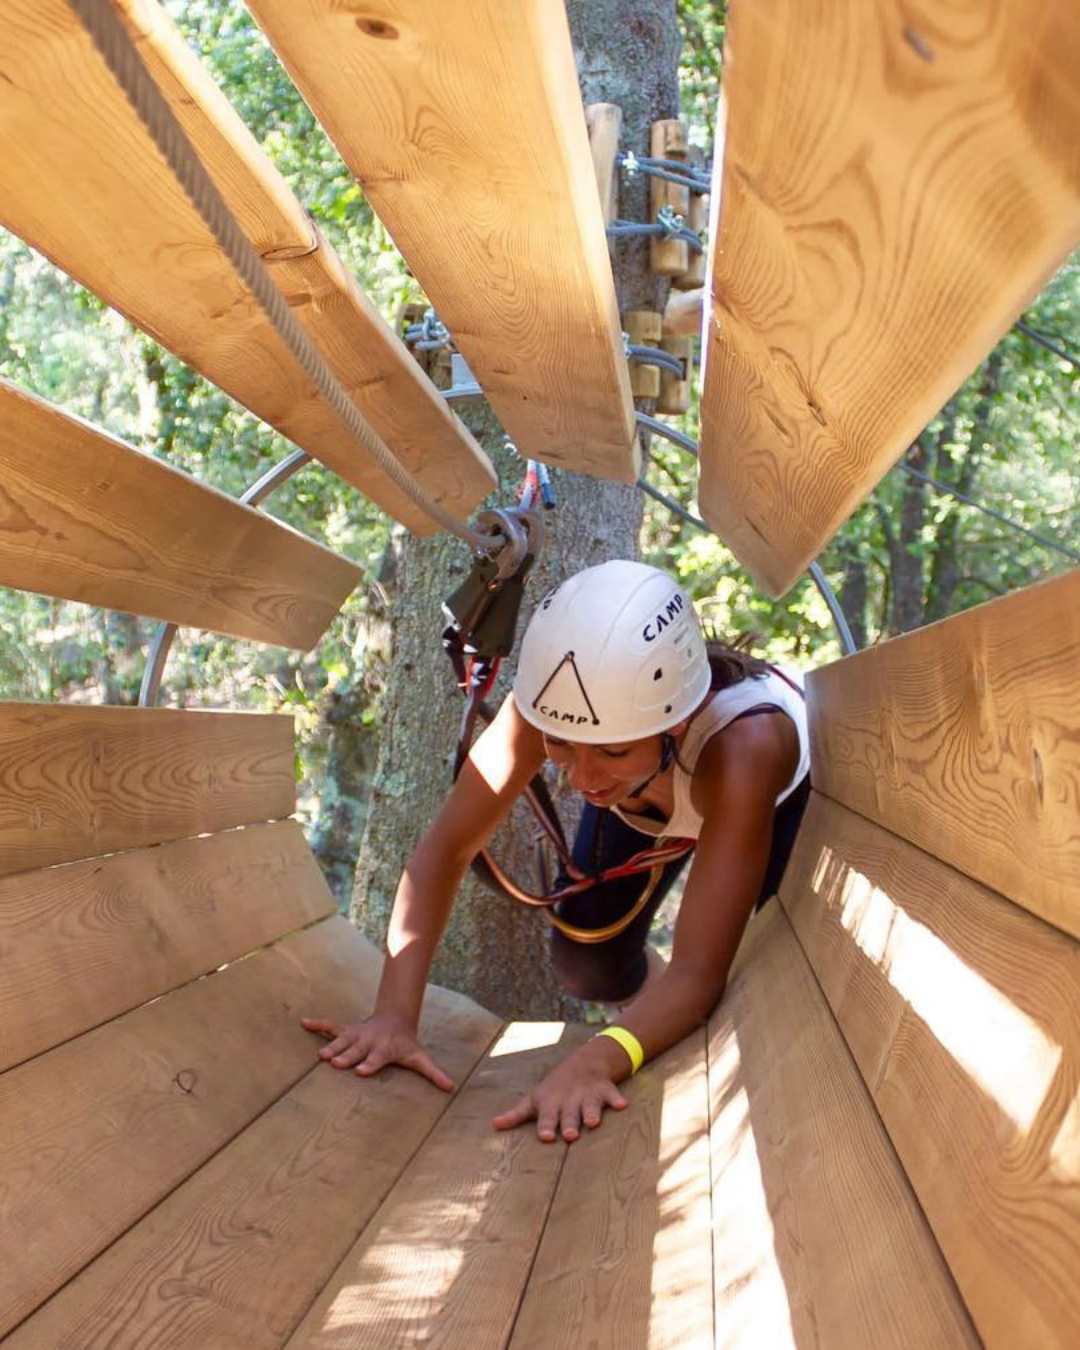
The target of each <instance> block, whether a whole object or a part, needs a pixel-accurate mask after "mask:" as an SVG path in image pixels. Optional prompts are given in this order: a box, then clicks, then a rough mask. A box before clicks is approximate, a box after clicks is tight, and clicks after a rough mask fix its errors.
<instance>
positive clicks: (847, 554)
mask: <svg viewBox="0 0 1080 1350" xmlns="http://www.w3.org/2000/svg"><path fill="white" fill-rule="evenodd" d="M838 551H839V553H840V557H841V559H842V560H843V563H844V576H843V580H842V581H841V583H840V593H839V595H838V596H837V599H838V600H839V602H840V608H841V609H842V610H843V611H844V617H845V618H846V619H847V621H848V627H849V628H850V629H851V636H852V638H853V639H854V642H855V646H856V647H857V648H858V650H859V651H862V649H863V648H864V647H865V646H866V605H867V601H868V600H869V597H870V577H869V572H868V569H867V564H866V560H865V559H864V558H860V557H859V555H858V549H857V547H856V545H855V544H854V543H853V542H852V541H851V540H850V539H841V540H840V543H839V546H838Z"/></svg>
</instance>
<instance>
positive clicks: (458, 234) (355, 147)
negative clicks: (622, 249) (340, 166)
mask: <svg viewBox="0 0 1080 1350" xmlns="http://www.w3.org/2000/svg"><path fill="white" fill-rule="evenodd" d="M250 8H251V10H252V13H253V14H254V15H255V18H256V19H257V20H258V22H259V23H260V24H261V25H262V26H263V28H264V29H265V30H266V32H267V34H268V36H269V37H270V40H271V41H272V42H273V44H274V46H275V48H276V49H277V52H278V54H279V56H280V57H281V59H282V61H283V62H284V64H285V66H286V67H287V68H288V70H289V72H290V74H291V75H292V77H293V79H294V80H295V82H296V83H297V85H298V87H299V88H300V91H301V92H302V93H303V95H304V97H305V99H306V100H307V102H308V103H309V104H310V106H311V107H312V109H313V110H314V112H315V114H316V116H317V117H318V118H319V120H320V121H321V122H322V124H323V126H324V127H325V128H326V129H327V131H328V132H329V134H330V136H331V138H332V139H333V141H334V142H335V144H336V145H337V147H338V149H339V151H340V152H341V154H342V156H343V158H344V159H345V161H346V163H347V164H348V165H349V167H350V168H351V169H352V171H353V173H354V174H355V175H356V177H357V179H358V180H359V181H360V183H361V184H362V186H363V188H364V193H365V195H366V197H367V199H368V200H369V201H370V202H371V204H372V206H373V207H374V208H375V210H376V211H377V212H378V213H379V215H380V217H381V218H382V220H383V221H384V222H385V224H386V225H387V227H388V229H389V230H390V232H391V234H392V235H393V236H394V239H395V242H396V243H397V245H398V247H399V248H400V249H401V252H402V253H403V254H404V256H405V258H406V261H407V262H408V263H409V266H410V268H411V269H412V271H413V273H414V274H415V275H416V277H417V279H418V280H419V281H420V283H421V285H422V286H423V288H424V291H425V293H426V294H427V296H428V297H429V299H430V300H431V303H432V304H433V305H434V307H435V308H436V310H437V311H438V313H439V317H440V318H441V319H442V321H443V322H444V323H445V324H446V325H447V326H448V328H449V329H450V331H451V333H452V334H453V336H454V339H455V341H456V342H457V343H458V345H459V347H460V348H461V351H462V352H463V354H464V355H465V357H466V359H467V361H468V363H469V366H470V368H471V369H472V370H473V372H474V373H475V375H476V377H477V379H478V380H479V381H480V383H481V384H482V385H483V387H484V391H485V393H486V394H487V396H488V398H489V399H490V401H491V404H492V407H493V408H494V409H495V412H496V414H497V415H498V417H499V420H500V421H501V422H502V424H503V426H504V427H505V428H506V431H507V433H508V434H509V435H510V436H511V437H512V439H513V441H514V443H515V444H516V445H517V446H518V448H519V450H520V451H521V453H522V454H523V455H529V456H531V457H532V458H534V459H542V460H546V461H547V462H549V463H555V464H559V465H561V466H562V467H563V468H567V469H573V470H575V471H576V472H579V473H590V474H594V475H596V476H597V477H603V478H614V479H617V480H619V481H620V482H634V481H635V480H636V478H637V473H638V467H639V464H638V459H639V451H638V448H637V446H636V443H635V436H634V418H633V405H632V401H631V397H630V386H629V381H628V377H627V372H626V361H625V358H624V356H623V350H622V339H621V337H620V331H619V323H618V313H617V308H616V302H615V288H614V283H613V280H612V274H611V263H610V259H609V255H608V247H607V239H606V236H605V234H604V223H603V218H602V213H601V210H600V205H599V202H598V199H597V191H596V186H595V184H596V175H595V171H594V168H593V161H592V158H591V155H590V151H589V141H588V136H587V134H586V128H585V118H584V114H583V111H582V105H581V95H580V92H579V89H578V80H577V72H576V70H575V67H574V58H573V52H572V49H571V45H570V38H569V33H568V29H567V23H566V16H565V12H564V9H563V7H562V6H561V5H556V4H551V3H550V2H549V0H525V3H521V4H516V5H506V4H502V3H499V0H464V2H463V3H459V4H455V5H435V4H430V3H428V0H370V3H365V4H364V5H363V6H357V5H355V4H352V3H345V4H342V3H340V2H339V0H254V3H252V4H251V5H250Z"/></svg>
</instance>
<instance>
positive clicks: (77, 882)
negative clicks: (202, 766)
mask: <svg viewBox="0 0 1080 1350" xmlns="http://www.w3.org/2000/svg"><path fill="white" fill-rule="evenodd" d="M336 911H337V905H336V903H335V902H334V899H333V897H332V896H331V894H330V892H329V891H328V890H327V887H326V882H325V881H324V880H323V877H322V873H321V872H320V871H319V868H318V865H317V864H316V862H315V859H314V858H313V857H312V855H311V851H310V850H309V848H308V846H307V844H306V842H305V840H304V836H303V833H302V831H301V829H300V827H299V825H297V824H296V822H295V821H292V820H283V821H279V822H277V823H276V824H273V825H252V826H249V827H248V828H247V829H243V830H228V831H226V832H225V833H224V834H216V835H212V836H210V837H208V838H201V839H183V840H180V841H179V842H177V843H173V844H163V845H161V846H159V847H157V848H152V849H135V850H134V851H133V852H131V853H117V854H113V855H112V856H111V857H108V858H90V859H87V860H86V861H85V862H77V863H71V864H70V865H68V866H66V867H49V868H45V869H43V870H42V871H39V872H24V873H21V874H20V875H19V876H15V877H4V878H0V951H3V953H4V958H3V966H4V978H3V982H2V983H0V1070H2V1069H6V1068H8V1067H9V1066H10V1065H12V1064H17V1063H19V1061H21V1060H25V1059H30V1058H32V1057H33V1056H34V1055H37V1054H40V1053H41V1052H42V1051H43V1050H48V1049H49V1048H50V1047H51V1046H54V1045H58V1044H59V1043H60V1042H61V1041H64V1040H70V1039H71V1037H73V1036H77V1035H79V1034H80V1033H81V1032H84V1031H87V1030H88V1029H89V1028H91V1027H95V1026H97V1025H99V1024H100V1023H102V1022H106V1021H108V1020H109V1018H111V1017H116V1016H118V1015H119V1014H120V1013H123V1012H127V1011H128V1010H129V1009H130V1008H135V1007H138V1006H139V1004H141V1003H145V1002H147V1000H149V999H152V998H156V997H157V996H158V995H159V994H164V993H166V992H167V991H168V990H170V989H174V988H176V987H177V986H178V985H180V984H184V983H186V982H187V981H188V980H193V979H195V978H196V977H197V976H199V975H206V974H208V973H209V972H210V971H212V970H216V969H217V968H218V966H221V965H224V964H225V963H226V962H228V961H234V960H236V959H237V958H238V957H241V956H243V955H245V954H246V953H247V952H250V951H252V950H254V949H255V948H256V947H261V946H264V945H265V944H266V943H268V942H272V941H273V940H274V939H275V938H279V937H280V936H281V935H282V934H283V933H287V932H290V931H291V930H292V929H294V928H301V927H303V926H304V925H306V924H309V923H312V922H314V921H315V920H316V919H322V918H326V917H327V916H328V915H330V914H334V913H336Z"/></svg>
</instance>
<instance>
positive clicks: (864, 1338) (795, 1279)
mask: <svg viewBox="0 0 1080 1350" xmlns="http://www.w3.org/2000/svg"><path fill="white" fill-rule="evenodd" d="M709 1087H710V1093H711V1100H712V1176H713V1247H714V1258H715V1272H716V1328H717V1331H716V1345H717V1347H718V1348H721V1350H758V1347H759V1346H765V1345H767V1346H769V1347H770V1350H788V1348H790V1350H795V1348H796V1347H804V1346H811V1345H820V1346H828V1347H829V1350H866V1347H867V1346H874V1347H875V1350H893V1348H894V1350H911V1347H913V1346H935V1347H936V1346H948V1347H950V1350H952V1347H959V1346H969V1347H972V1350H974V1347H977V1346H978V1345H979V1344H980V1342H979V1339H978V1337H977V1336H976V1335H975V1332H974V1330H973V1329H972V1326H971V1323H970V1321H969V1319H968V1316H967V1313H966V1311H965V1309H964V1305H963V1303H962V1302H961V1300H960V1298H959V1297H958V1295H957V1293H956V1289H955V1286H954V1285H953V1283H952V1279H951V1277H950V1275H949V1270H948V1267H947V1266H946V1264H945V1262H944V1260H943V1259H942V1256H941V1252H940V1251H939V1249H938V1247H937V1244H936V1243H935V1241H934V1237H933V1234H932V1233H931V1232H930V1230H929V1228H928V1227H927V1223H926V1219H925V1217H924V1216H923V1214H922V1211H921V1210H920V1208H919V1205H918V1203H917V1201H916V1199H915V1197H914V1196H913V1194H912V1191H911V1187H910V1185H909V1183H908V1181H907V1178H906V1177H905V1175H904V1172H903V1169H902V1168H901V1167H900V1165H899V1163H898V1162H897V1159H896V1155H895V1154H894V1153H893V1150H892V1147H891V1145H890V1143H889V1139H888V1136H887V1135H886V1133H885V1130H884V1128H883V1127H882V1124H881V1121H880V1119H879V1118H878V1115H877V1112H876V1111H875V1110H874V1106H873V1103H872V1102H871V1101H870V1099H869V1097H868V1095H867V1092H866V1088H865V1086H864V1084H863V1083H862V1081H861V1079H860V1078H859V1074H858V1071H857V1069H856V1068H855V1066H854V1064H853V1063H852V1061H851V1057H850V1055H849V1054H848V1052H847V1050H846V1048H845V1046H844V1043H843V1038H842V1037H841V1035H840V1033H839V1031H838V1030H837V1027H836V1023H835V1021H834V1020H833V1018H832V1016H831V1014H830V1012H829V1009H828V1007H827V1005H826V1003H825V1001H824V999H823V997H822V994H821V991H820V989H819V988H818V986H817V984H816V982H815V980H814V976H813V974H812V972H811V971H810V968H809V967H808V965H807V963H806V960H805V958H804V957H803V955H802V952H801V951H800V950H799V946H798V943H797V942H796V940H795V937H794V935H793V933H792V931H791V927H790V925H789V923H788V921H787V919H786V917H785V915H784V913H783V911H782V910H781V909H780V907H779V905H777V904H775V903H773V904H770V905H768V906H766V908H765V909H764V910H763V911H762V912H761V914H760V915H758V916H757V917H755V918H754V920H753V921H752V922H751V924H750V925H749V927H748V929H747V932H746V937H745V938H744V940H743V944H742V947H741V949H740V954H739V958H738V964H737V968H736V970H735V971H734V972H733V974H732V977H731V978H730V980H729V982H728V988H727V992H726V993H725V995H724V998H723V1001H722V1002H721V1004H720V1006H719V1007H718V1008H717V1010H716V1012H715V1013H714V1014H713V1016H712V1018H711V1020H710V1023H709ZM956 1129H957V1126H956V1121H955V1120H951V1121H950V1122H949V1124H948V1126H947V1127H946V1128H945V1133H944V1135H943V1136H941V1137H942V1138H943V1139H947V1138H951V1137H953V1136H955V1134H956ZM1023 1343H1024V1342H1015V1343H1014V1344H1015V1345H1019V1344H1023ZM1035 1343H1036V1342H1028V1344H1035Z"/></svg>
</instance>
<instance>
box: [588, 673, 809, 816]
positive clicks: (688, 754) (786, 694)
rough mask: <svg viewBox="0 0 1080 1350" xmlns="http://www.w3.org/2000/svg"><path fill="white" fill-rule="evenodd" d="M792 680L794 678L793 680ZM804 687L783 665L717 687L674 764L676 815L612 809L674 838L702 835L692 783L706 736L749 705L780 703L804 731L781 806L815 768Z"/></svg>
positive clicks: (777, 803)
mask: <svg viewBox="0 0 1080 1350" xmlns="http://www.w3.org/2000/svg"><path fill="white" fill-rule="evenodd" d="M785 677H786V678H785ZM789 680H790V681H791V683H788V681H789ZM793 685H797V686H798V688H793V687H792V686H793ZM801 688H802V678H801V676H799V675H798V674H796V673H793V672H791V671H784V673H783V675H780V674H776V673H774V672H773V671H772V670H770V671H769V672H768V673H767V674H766V675H762V676H760V677H758V678H757V679H755V678H752V677H747V678H746V679H745V680H740V681H739V683H738V684H733V685H731V686H729V687H728V688H727V689H718V690H717V691H716V692H715V693H714V694H713V696H712V698H711V699H710V700H709V701H708V703H706V705H705V706H704V708H702V710H701V711H700V712H699V713H698V714H697V716H696V717H695V718H694V720H693V721H692V722H691V723H690V725H689V727H688V728H687V730H686V735H685V736H684V737H683V742H682V745H680V746H679V755H678V759H677V760H676V761H675V765H674V769H675V774H674V780H673V790H674V806H673V808H672V812H671V819H670V820H668V821H662V820H655V819H653V818H652V817H651V816H638V815H634V813H633V812H631V811H623V810H622V809H621V808H619V807H618V806H613V807H612V808H611V809H612V810H613V811H614V812H615V814H616V815H617V816H619V817H620V819H622V820H625V821H626V823H627V825H630V826H632V827H633V828H634V829H635V830H639V831H640V832H641V833H642V834H649V835H652V836H654V837H657V838H659V837H660V836H661V835H663V836H664V837H665V838H669V839H697V838H698V836H699V835H700V834H701V827H702V824H703V823H704V820H703V817H702V816H701V814H700V812H699V811H698V810H697V809H696V807H695V806H694V803H693V801H692V800H691V797H690V784H691V782H692V781H693V777H694V770H695V769H696V768H697V762H698V758H699V756H700V755H701V752H702V750H703V749H704V747H705V744H706V742H707V741H708V740H709V739H710V738H711V737H713V736H715V735H716V734H717V732H719V731H722V730H723V729H724V727H726V726H727V725H728V724H729V723H731V722H733V721H734V720H735V718H736V717H739V716H740V715H741V714H742V713H744V712H747V711H749V709H751V708H761V707H767V708H779V709H780V710H781V712H784V713H786V714H787V715H788V717H790V718H791V720H792V721H793V722H794V723H795V730H796V731H797V732H798V735H799V762H798V764H797V765H796V768H795V772H794V774H793V775H792V778H791V782H790V783H788V785H787V787H786V788H784V790H783V792H781V793H780V794H779V796H778V797H777V798H776V805H777V806H779V805H780V803H781V802H782V801H784V799H785V798H786V797H789V796H790V795H791V793H792V792H794V791H795V789H796V788H797V787H798V786H799V784H800V783H801V782H802V780H803V779H804V778H805V777H806V775H807V773H809V771H810V737H809V734H808V732H807V726H806V701H805V699H804V698H803V696H802V694H801V693H799V690H800V689H801ZM684 766H685V767H684Z"/></svg>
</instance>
